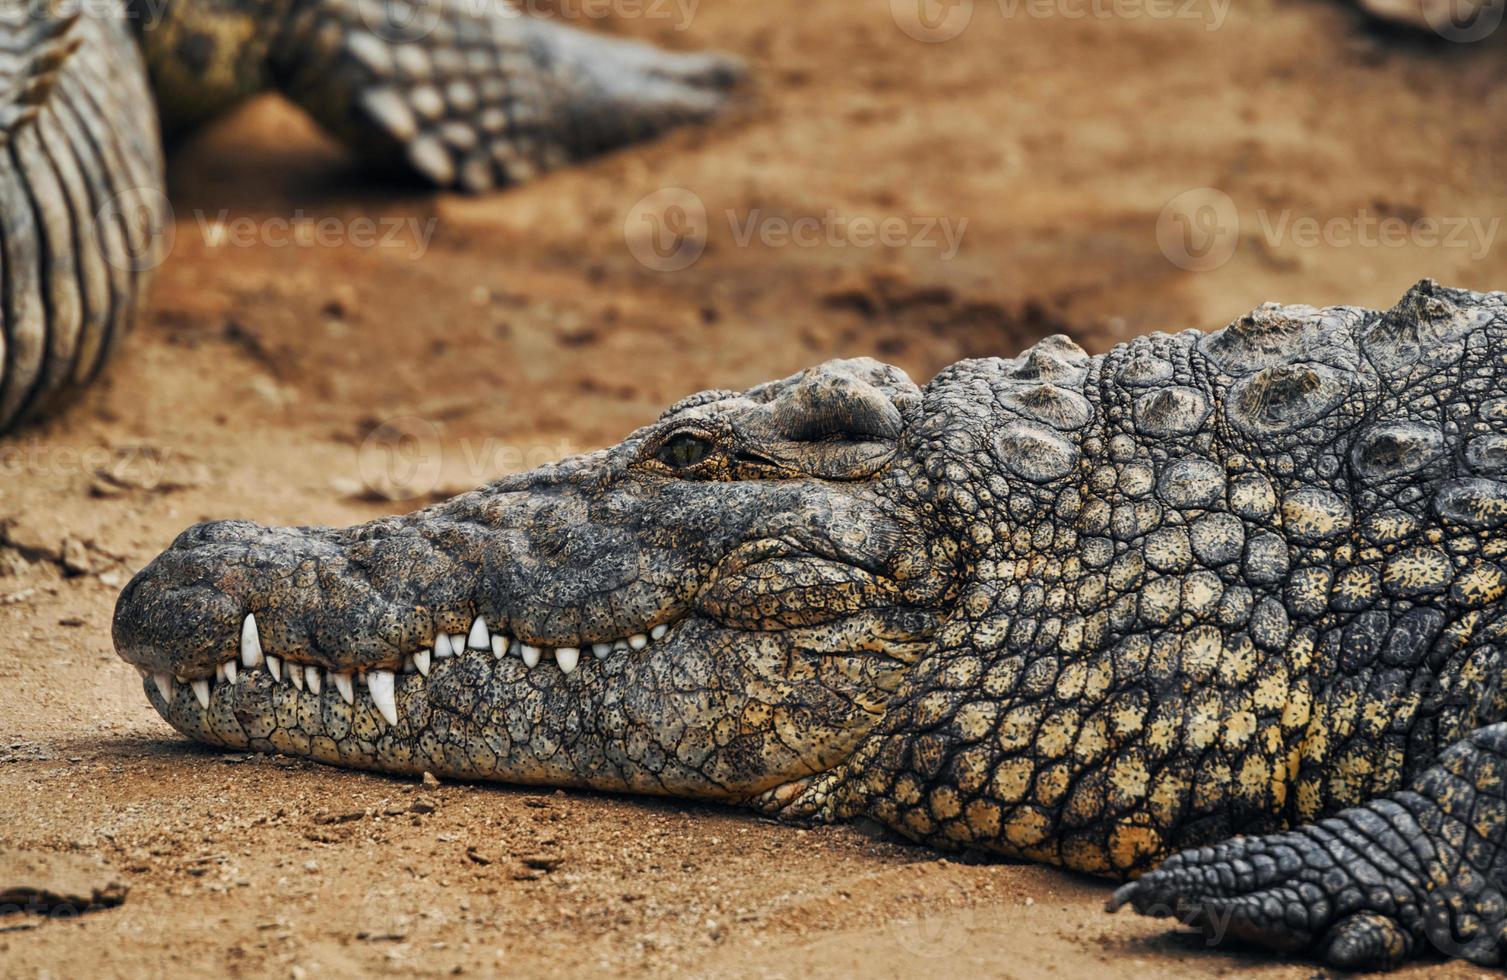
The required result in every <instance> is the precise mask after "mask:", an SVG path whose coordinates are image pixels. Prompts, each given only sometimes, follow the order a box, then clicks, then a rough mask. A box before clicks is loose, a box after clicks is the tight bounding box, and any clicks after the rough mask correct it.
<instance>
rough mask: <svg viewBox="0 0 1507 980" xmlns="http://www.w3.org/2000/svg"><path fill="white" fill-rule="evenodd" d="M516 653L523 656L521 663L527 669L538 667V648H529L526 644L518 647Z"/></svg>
mask: <svg viewBox="0 0 1507 980" xmlns="http://www.w3.org/2000/svg"><path fill="white" fill-rule="evenodd" d="M518 652H519V653H521V654H522V655H523V663H524V665H525V666H528V667H537V666H539V648H538V647H531V646H529V645H528V644H527V643H520V644H519V645H518Z"/></svg>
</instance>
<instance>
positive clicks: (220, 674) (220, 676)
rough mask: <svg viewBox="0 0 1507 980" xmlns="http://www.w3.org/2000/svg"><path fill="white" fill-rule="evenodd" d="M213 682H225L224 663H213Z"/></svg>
mask: <svg viewBox="0 0 1507 980" xmlns="http://www.w3.org/2000/svg"><path fill="white" fill-rule="evenodd" d="M215 683H216V684H223V683H225V665H224V664H215Z"/></svg>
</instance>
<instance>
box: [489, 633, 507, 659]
mask: <svg viewBox="0 0 1507 980" xmlns="http://www.w3.org/2000/svg"><path fill="white" fill-rule="evenodd" d="M507 655H508V638H507V637H505V636H503V635H502V634H501V633H498V634H497V635H495V636H493V637H492V656H494V657H496V658H497V659H498V660H501V659H502V658H503V657H506V656H507Z"/></svg>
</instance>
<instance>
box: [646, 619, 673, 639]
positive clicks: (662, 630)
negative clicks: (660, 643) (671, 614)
mask: <svg viewBox="0 0 1507 980" xmlns="http://www.w3.org/2000/svg"><path fill="white" fill-rule="evenodd" d="M668 632H670V627H668V626H666V625H665V624H664V623H660V624H659V625H658V626H656V627H654V628H653V629H652V630H650V631H649V639H651V640H661V639H664V635H665V634H666V633H668Z"/></svg>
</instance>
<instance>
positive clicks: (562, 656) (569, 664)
mask: <svg viewBox="0 0 1507 980" xmlns="http://www.w3.org/2000/svg"><path fill="white" fill-rule="evenodd" d="M580 662H581V648H580V647H556V648H555V663H557V664H559V665H560V670H561V671H562V672H563V673H566V674H568V673H570V672H571V671H573V670H575V669H576V664H578V663H580Z"/></svg>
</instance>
